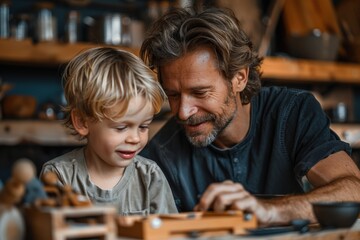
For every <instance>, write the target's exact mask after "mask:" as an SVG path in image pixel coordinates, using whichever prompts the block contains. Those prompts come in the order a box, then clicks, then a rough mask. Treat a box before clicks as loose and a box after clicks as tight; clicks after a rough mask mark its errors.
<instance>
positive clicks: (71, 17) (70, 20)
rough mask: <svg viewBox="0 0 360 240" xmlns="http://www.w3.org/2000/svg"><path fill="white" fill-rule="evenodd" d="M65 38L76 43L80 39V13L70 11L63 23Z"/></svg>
mask: <svg viewBox="0 0 360 240" xmlns="http://www.w3.org/2000/svg"><path fill="white" fill-rule="evenodd" d="M65 38H66V42H68V43H76V42H78V41H79V40H80V39H79V38H80V13H79V12H78V11H74V10H73V11H70V12H69V14H68V17H67V21H66V25H65Z"/></svg>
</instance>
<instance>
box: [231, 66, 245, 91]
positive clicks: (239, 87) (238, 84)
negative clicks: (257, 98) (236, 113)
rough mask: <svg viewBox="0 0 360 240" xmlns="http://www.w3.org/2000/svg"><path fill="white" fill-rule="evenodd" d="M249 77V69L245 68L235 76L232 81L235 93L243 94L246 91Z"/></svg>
mask: <svg viewBox="0 0 360 240" xmlns="http://www.w3.org/2000/svg"><path fill="white" fill-rule="evenodd" d="M248 76H249V68H243V69H241V70H239V71H238V72H237V73H236V74H235V76H234V78H233V79H232V80H231V83H232V87H233V91H234V92H242V91H243V90H244V89H245V87H246V84H247V81H248Z"/></svg>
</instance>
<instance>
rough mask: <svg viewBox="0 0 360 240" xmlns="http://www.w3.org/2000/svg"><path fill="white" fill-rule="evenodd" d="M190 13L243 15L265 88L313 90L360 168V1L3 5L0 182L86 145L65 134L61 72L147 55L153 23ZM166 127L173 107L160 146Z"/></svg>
mask: <svg viewBox="0 0 360 240" xmlns="http://www.w3.org/2000/svg"><path fill="white" fill-rule="evenodd" d="M186 6H195V7H198V8H201V7H212V6H214V7H227V8H231V9H232V10H234V12H235V14H236V16H237V17H238V18H239V20H240V21H241V23H242V25H243V27H244V29H245V31H246V32H247V33H248V35H249V36H250V38H251V39H252V41H253V43H254V47H255V48H256V49H257V50H258V52H259V54H260V55H261V56H263V57H264V64H263V67H262V71H263V85H264V86H268V85H281V86H287V87H296V88H302V89H307V90H310V91H312V92H313V93H314V95H315V96H316V97H317V99H318V100H319V101H320V103H321V104H322V106H323V108H324V111H325V112H326V113H327V114H328V116H329V118H330V119H331V122H332V125H331V127H332V128H333V130H334V131H336V132H337V133H338V134H339V136H340V137H341V138H342V139H343V140H344V141H347V142H349V143H350V144H351V146H352V147H353V149H354V151H353V156H352V157H353V159H354V160H355V161H356V162H357V163H358V164H359V152H360V151H359V149H360V1H358V0H336V1H332V0H316V1H313V0H300V1H299V0H257V1H256V0H236V1H232V0H212V1H206V0H203V1H196V0H193V1H190V0H169V1H165V0H117V1H116V0H53V1H35V0H11V1H10V0H0V107H1V109H0V179H2V180H4V179H6V178H8V177H9V175H10V173H9V169H11V165H12V163H13V162H14V161H15V160H16V159H19V158H22V157H26V158H29V159H31V160H32V161H34V163H35V164H36V166H37V168H38V170H39V169H40V168H41V166H42V164H43V163H44V162H45V161H48V160H50V159H51V158H53V157H55V156H58V155H60V154H62V153H64V152H67V151H69V150H70V149H72V148H74V147H77V146H79V145H82V144H83V143H82V142H79V141H77V140H76V139H74V138H73V137H72V136H71V135H69V134H68V132H67V131H66V129H65V128H64V127H63V126H62V125H61V119H62V117H63V116H62V113H61V105H63V104H65V100H64V98H63V92H62V86H61V75H62V69H63V67H64V65H65V64H66V63H67V62H68V61H69V60H70V59H71V58H72V57H73V56H74V55H76V54H77V53H78V52H80V51H81V50H83V49H86V48H90V47H93V46H99V45H110V46H115V47H118V48H122V49H126V50H128V51H131V52H133V53H135V54H138V51H139V47H140V46H141V43H142V40H143V39H144V36H145V35H146V29H148V28H149V27H150V26H151V24H152V23H153V21H155V20H156V19H157V18H158V17H159V16H161V15H162V14H163V13H164V12H166V11H167V10H169V9H171V8H173V7H186ZM167 118H168V107H167V106H166V105H165V106H164V108H163V111H162V112H161V113H160V114H159V115H158V116H157V118H156V119H155V121H154V123H153V124H152V128H151V131H150V136H151V137H152V136H153V135H154V134H155V133H156V131H157V130H158V129H159V128H160V127H161V126H162V124H164V122H165V121H166V119H167Z"/></svg>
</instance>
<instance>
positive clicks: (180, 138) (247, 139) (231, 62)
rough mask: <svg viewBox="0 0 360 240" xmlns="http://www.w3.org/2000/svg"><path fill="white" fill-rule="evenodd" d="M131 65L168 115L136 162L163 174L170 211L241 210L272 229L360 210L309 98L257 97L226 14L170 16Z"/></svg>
mask: <svg viewBox="0 0 360 240" xmlns="http://www.w3.org/2000/svg"><path fill="white" fill-rule="evenodd" d="M140 55H141V57H142V58H143V60H144V61H145V62H146V63H147V64H148V65H149V66H150V67H151V68H152V69H154V70H155V71H156V72H157V74H158V77H159V80H160V81H161V84H162V86H163V88H164V90H165V92H166V94H167V96H168V99H169V103H170V108H171V112H172V114H173V115H174V117H173V118H172V119H170V120H169V122H168V123H167V124H166V125H165V126H164V127H163V128H162V129H161V130H160V131H159V132H158V134H157V135H156V136H155V137H154V138H153V139H152V140H151V142H150V144H149V145H148V146H147V148H146V149H145V150H144V151H143V152H142V154H143V155H144V156H146V157H148V158H150V159H153V160H155V161H156V162H157V163H158V164H159V165H160V167H161V168H162V170H163V171H164V173H165V175H166V177H167V178H168V181H169V183H170V185H171V187H172V191H173V194H174V198H175V202H176V204H177V207H178V209H179V211H192V210H210V209H211V210H215V211H222V210H225V209H229V208H232V209H240V210H246V211H251V212H253V213H254V214H256V216H257V217H258V220H259V222H260V223H261V224H263V225H274V224H285V223H289V222H290V221H291V220H293V219H296V218H303V219H310V220H311V221H314V220H315V218H314V215H313V213H312V208H311V202H315V201H330V200H334V201H346V200H352V201H354V200H356V201H360V191H359V189H360V173H359V169H358V168H357V166H356V165H355V163H354V162H353V160H352V159H351V158H350V156H349V154H350V153H351V149H350V147H349V145H348V144H346V143H344V142H342V141H340V140H339V137H338V136H337V135H336V134H335V133H334V132H333V131H331V130H330V128H329V119H328V118H327V117H326V115H325V114H324V112H323V110H322V109H321V106H320V104H319V103H318V102H317V101H316V99H315V98H314V97H313V96H312V95H311V94H310V93H308V92H305V91H303V90H292V89H287V88H279V87H270V88H265V87H264V88H261V86H260V72H259V71H260V64H261V59H260V58H259V57H258V56H257V54H256V53H255V52H254V50H253V49H252V44H251V42H250V41H249V39H248V37H247V36H246V35H245V33H244V32H243V31H242V30H241V28H240V24H239V22H238V20H237V19H236V18H235V16H234V14H233V13H232V12H230V11H228V10H224V9H223V10H221V9H215V8H214V9H207V10H204V11H203V12H196V11H194V10H191V9H175V10H174V11H172V12H170V13H168V14H166V15H164V16H163V17H162V18H160V19H159V20H158V21H157V22H156V23H155V24H154V25H153V27H152V28H151V29H150V32H149V35H148V37H147V38H146V39H145V41H144V42H143V45H142V47H141V51H140ZM304 177H306V178H307V179H308V181H309V182H310V184H311V185H312V186H313V188H314V189H313V190H312V191H310V192H307V193H304V190H303V189H304V188H303V184H302V179H303V178H304ZM258 194H271V195H285V196H283V197H278V198H274V199H261V198H259V197H257V195H258Z"/></svg>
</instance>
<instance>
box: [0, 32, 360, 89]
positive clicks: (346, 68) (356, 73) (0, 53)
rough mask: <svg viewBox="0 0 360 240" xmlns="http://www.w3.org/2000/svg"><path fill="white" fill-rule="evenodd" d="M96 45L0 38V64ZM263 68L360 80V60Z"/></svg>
mask: <svg viewBox="0 0 360 240" xmlns="http://www.w3.org/2000/svg"><path fill="white" fill-rule="evenodd" d="M95 46H100V45H99V44H93V43H76V44H66V43H58V42H42V43H38V44H33V43H32V42H31V40H24V41H15V40H13V39H0V62H1V63H3V64H22V65H40V66H44V65H45V66H46V65H49V66H58V65H59V64H63V63H66V62H68V61H69V60H70V59H71V58H72V57H74V55H76V54H77V53H78V52H80V51H82V50H84V49H87V48H91V47H95ZM118 48H121V49H124V50H127V51H130V52H132V53H134V54H137V55H138V54H139V49H134V48H129V47H121V46H119V47H118ZM262 71H263V79H264V80H265V81H266V80H269V79H272V80H277V81H286V82H310V83H313V82H324V83H329V82H334V83H336V82H339V83H347V84H360V64H353V63H337V62H325V61H315V60H303V59H289V58H283V57H266V58H265V59H264V63H263V65H262Z"/></svg>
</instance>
